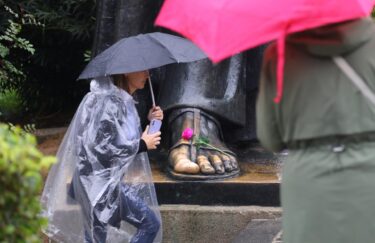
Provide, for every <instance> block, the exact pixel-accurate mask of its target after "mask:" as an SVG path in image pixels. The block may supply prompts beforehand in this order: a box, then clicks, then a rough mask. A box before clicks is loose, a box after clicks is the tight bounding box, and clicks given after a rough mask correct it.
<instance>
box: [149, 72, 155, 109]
mask: <svg viewBox="0 0 375 243" xmlns="http://www.w3.org/2000/svg"><path fill="white" fill-rule="evenodd" d="M148 84H149V85H150V92H151V99H152V107H155V106H156V103H155V95H154V89H153V88H152V83H151V77H150V76H148Z"/></svg>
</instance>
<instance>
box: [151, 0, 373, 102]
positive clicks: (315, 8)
mask: <svg viewBox="0 0 375 243" xmlns="http://www.w3.org/2000/svg"><path fill="white" fill-rule="evenodd" d="M374 1H375V0H276V1H275V0H262V1H258V0H186V1H181V0H166V1H165V2H164V5H163V7H162V9H161V11H160V13H159V16H158V17H157V19H156V25H159V26H163V27H166V28H169V29H171V30H173V31H176V32H178V33H180V34H182V35H183V36H185V37H187V38H189V39H190V40H192V41H193V42H194V43H195V44H197V45H198V46H199V47H200V48H201V49H202V50H203V51H204V52H206V54H207V55H208V57H209V58H210V59H211V60H212V61H214V62H219V61H221V60H223V59H224V58H227V57H229V56H231V55H234V54H236V53H239V52H241V51H244V50H246V49H250V48H252V47H255V46H258V45H260V44H264V43H267V42H269V41H271V40H277V43H278V65H277V88H278V89H277V95H276V98H275V101H276V102H279V101H280V99H281V96H282V79H283V66H284V45H285V42H284V40H285V36H286V35H287V34H289V33H293V32H298V31H302V30H306V29H310V28H314V27H318V26H322V25H326V24H331V23H337V22H342V21H346V20H351V19H356V18H360V17H364V16H368V15H369V14H370V13H371V10H372V8H373V6H374Z"/></svg>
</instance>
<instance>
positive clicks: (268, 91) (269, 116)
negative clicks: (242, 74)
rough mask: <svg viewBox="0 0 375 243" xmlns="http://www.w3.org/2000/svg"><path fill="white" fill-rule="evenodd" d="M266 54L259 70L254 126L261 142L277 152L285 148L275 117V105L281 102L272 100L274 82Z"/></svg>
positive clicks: (274, 93)
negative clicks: (276, 102)
mask: <svg viewBox="0 0 375 243" xmlns="http://www.w3.org/2000/svg"><path fill="white" fill-rule="evenodd" d="M269 51H270V50H268V53H269ZM267 56H268V55H267V52H266V53H265V58H264V60H263V65H262V70H261V76H260V84H259V94H258V100H257V105H256V128H257V136H258V139H259V140H260V142H261V144H262V145H263V146H264V147H265V148H266V149H268V150H270V151H273V152H279V151H281V150H283V149H284V148H285V145H284V144H283V141H282V139H281V135H280V131H279V129H278V126H277V119H276V106H277V105H281V104H280V103H279V104H275V103H274V101H273V98H274V97H275V95H276V91H275V82H273V80H272V79H271V66H270V62H269V59H268V58H267Z"/></svg>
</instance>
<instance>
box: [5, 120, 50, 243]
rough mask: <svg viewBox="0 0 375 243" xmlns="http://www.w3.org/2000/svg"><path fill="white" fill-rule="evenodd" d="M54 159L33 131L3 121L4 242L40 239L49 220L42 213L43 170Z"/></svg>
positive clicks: (36, 240)
mask: <svg viewBox="0 0 375 243" xmlns="http://www.w3.org/2000/svg"><path fill="white" fill-rule="evenodd" d="M54 161H55V158H54V157H51V156H43V154H42V153H41V152H40V151H39V150H38V149H37V148H36V139H35V137H34V136H33V135H31V134H29V133H26V132H25V131H23V130H22V129H21V128H19V127H14V126H8V125H5V124H0V191H1V197H0V242H11V243H13V242H31V243H32V242H40V238H39V236H38V234H39V232H40V229H41V227H42V226H45V225H46V223H47V221H46V219H44V218H41V217H40V216H39V214H40V210H41V206H40V202H39V194H40V191H41V189H42V184H43V179H42V176H41V173H40V171H41V170H42V169H46V168H48V167H49V166H50V165H51V164H52V163H53V162H54Z"/></svg>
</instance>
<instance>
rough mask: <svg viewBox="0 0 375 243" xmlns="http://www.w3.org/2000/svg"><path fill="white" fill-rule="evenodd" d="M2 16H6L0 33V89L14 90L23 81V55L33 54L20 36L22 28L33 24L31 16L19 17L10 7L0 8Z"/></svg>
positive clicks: (29, 44)
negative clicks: (21, 56)
mask: <svg viewBox="0 0 375 243" xmlns="http://www.w3.org/2000/svg"><path fill="white" fill-rule="evenodd" d="M2 8H3V9H2V11H1V13H2V14H5V15H7V16H8V18H7V19H6V20H7V21H2V23H3V24H2V26H1V29H2V30H3V31H2V32H0V58H1V59H0V60H1V61H0V67H1V68H0V89H11V88H16V87H17V85H18V84H19V83H20V82H22V81H24V80H25V74H24V70H23V63H22V61H23V60H22V58H20V56H19V52H20V51H21V53H22V52H23V53H22V54H23V55H32V54H33V53H34V52H35V49H34V47H33V45H32V44H31V43H30V42H29V41H28V40H26V39H25V38H22V37H21V36H20V34H21V31H22V27H23V25H24V24H26V23H31V22H35V19H34V18H33V16H31V15H27V16H20V15H19V14H17V13H16V12H15V11H14V10H12V8H11V7H9V6H7V5H3V6H2Z"/></svg>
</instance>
